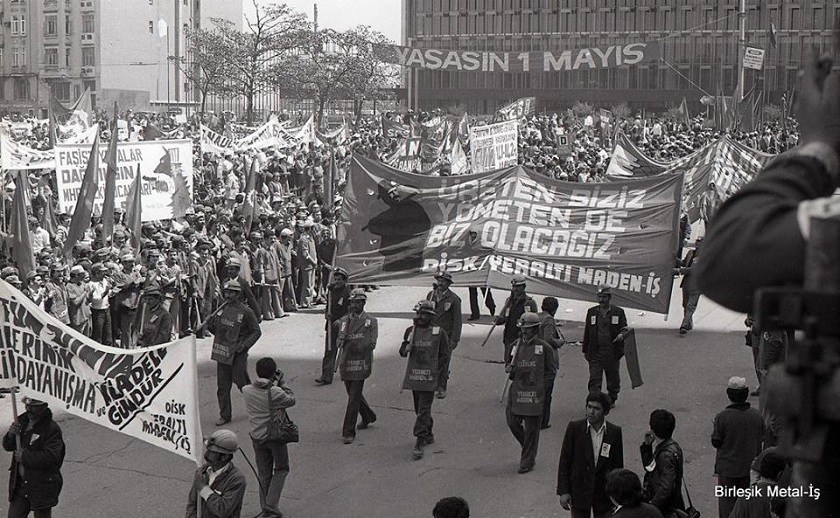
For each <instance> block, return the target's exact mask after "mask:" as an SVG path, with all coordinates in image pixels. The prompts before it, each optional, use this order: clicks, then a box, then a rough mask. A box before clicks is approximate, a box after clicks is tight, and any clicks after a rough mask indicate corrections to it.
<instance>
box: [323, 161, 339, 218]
mask: <svg viewBox="0 0 840 518" xmlns="http://www.w3.org/2000/svg"><path fill="white" fill-rule="evenodd" d="M336 176H337V174H336V167H335V150H334V149H330V167H329V169H328V170H327V177H326V178H324V202H325V203H327V204H328V205H327V207H329V210H330V211H332V210H333V207H335V198H334V197H333V190H334V188H335V177H336Z"/></svg>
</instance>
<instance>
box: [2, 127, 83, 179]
mask: <svg viewBox="0 0 840 518" xmlns="http://www.w3.org/2000/svg"><path fill="white" fill-rule="evenodd" d="M98 128H99V126H92V127H90V128H88V129H87V130H86V131H84V132H82V133H80V134H78V135H75V136H74V137H72V138H71V139H70V140H69V141H68V142H67V143H68V144H81V143H87V144H88V146H89V145H90V143H92V142H93V137H94V136H96V132H97V131H98ZM0 169H3V170H4V171H9V170H16V169H55V150H54V149H48V150H45V151H41V150H39V149H32V148H30V147H26V146H24V145H22V144H18V143H17V142H15V141H14V140H13V139H12V137H11V135H9V134H8V133H7V132H6V131H5V130H4V129H0Z"/></svg>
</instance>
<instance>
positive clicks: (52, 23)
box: [44, 15, 58, 36]
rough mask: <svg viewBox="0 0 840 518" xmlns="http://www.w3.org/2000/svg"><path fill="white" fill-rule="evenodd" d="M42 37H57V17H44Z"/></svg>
mask: <svg viewBox="0 0 840 518" xmlns="http://www.w3.org/2000/svg"><path fill="white" fill-rule="evenodd" d="M44 35H45V36H57V35H58V17H56V16H55V15H51V16H45V17H44Z"/></svg>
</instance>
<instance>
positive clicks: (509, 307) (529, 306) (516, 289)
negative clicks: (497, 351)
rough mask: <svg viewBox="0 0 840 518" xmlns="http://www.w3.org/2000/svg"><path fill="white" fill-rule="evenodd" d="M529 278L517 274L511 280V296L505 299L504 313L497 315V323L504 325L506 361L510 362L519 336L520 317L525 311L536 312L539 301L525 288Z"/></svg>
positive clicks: (503, 339)
mask: <svg viewBox="0 0 840 518" xmlns="http://www.w3.org/2000/svg"><path fill="white" fill-rule="evenodd" d="M527 284H528V279H527V278H526V277H525V276H524V275H522V274H516V275H514V276H513V279H511V281H510V296H509V297H508V298H507V300H506V301H505V305H504V307H503V308H502V313H501V314H500V315H499V316H497V317H496V325H500V326H501V325H504V326H505V332H504V336H503V338H502V341H503V342H504V346H505V357H504V360H505V363H506V364H507V363H510V354H511V351H512V349H513V343H514V342H515V341H516V339H517V338H519V319H520V318H521V317H522V315H523V314H525V313H534V314H536V313H537V311H538V309H537V303H536V301H534V299H532V298H531V297H530V296H529V295H528V294H527V293H525V289H526V288H527Z"/></svg>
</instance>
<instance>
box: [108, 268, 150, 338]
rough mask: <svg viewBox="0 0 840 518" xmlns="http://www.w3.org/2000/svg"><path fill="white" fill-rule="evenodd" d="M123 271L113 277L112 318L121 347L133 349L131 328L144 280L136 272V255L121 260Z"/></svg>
mask: <svg viewBox="0 0 840 518" xmlns="http://www.w3.org/2000/svg"><path fill="white" fill-rule="evenodd" d="M120 263H121V264H122V268H123V269H122V271H120V272H117V273H115V274H114V276H113V280H114V292H115V294H114V297H113V300H112V301H111V316H112V318H113V321H114V327H115V330H114V332H115V333H118V334H119V339H120V347H123V348H129V347H131V345H132V344H131V326H132V325H134V323H135V322H134V320H135V317H136V312H137V306H138V302H139V299H140V290H141V286H142V284H143V280H142V278H141V277H140V272H136V271H134V255H133V254H130V253H129V254H125V255H123V256H122V257H121V258H120Z"/></svg>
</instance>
